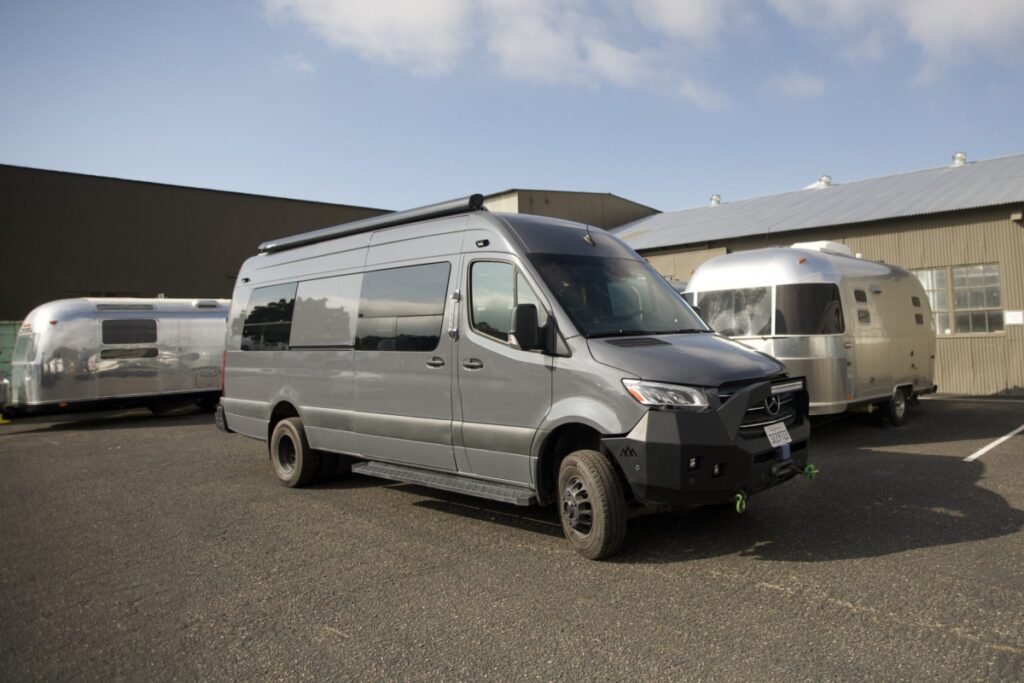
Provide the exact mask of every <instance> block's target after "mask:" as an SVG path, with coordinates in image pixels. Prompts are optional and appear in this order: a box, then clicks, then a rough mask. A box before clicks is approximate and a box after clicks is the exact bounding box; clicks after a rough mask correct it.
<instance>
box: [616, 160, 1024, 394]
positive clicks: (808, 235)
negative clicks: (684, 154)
mask: <svg viewBox="0 0 1024 683" xmlns="http://www.w3.org/2000/svg"><path fill="white" fill-rule="evenodd" d="M1022 211H1024V155H1016V156H1008V157H1002V158H998V159H990V160H986V161H977V162H973V163H968V162H967V160H966V158H965V156H964V155H962V154H959V153H958V154H956V155H954V158H953V163H952V164H951V165H949V166H945V167H941V168H933V169H928V170H923V171H916V172H913V173H904V174H900V175H892V176H886V177H882V178H872V179H870V180H861V181H857V182H850V183H842V184H835V183H832V182H831V178H829V177H828V176H822V177H821V178H820V179H819V181H818V182H817V183H815V184H814V185H812V186H810V187H808V188H806V189H804V190H799V191H796V192H787V193H784V194H779V195H773V196H768V197H759V198H754V199H746V200H742V201H736V202H721V201H719V199H718V197H717V196H713V197H712V201H711V205H710V206H706V207H700V208H695V209H688V210H684V211H675V212H670V213H664V214H660V215H656V216H652V217H649V218H645V219H641V220H639V221H636V222H634V223H631V224H629V225H626V226H623V227H621V228H619V229H616V230H613V232H614V233H615V234H617V235H618V236H619V237H621V238H622V239H624V240H625V241H626V242H628V243H629V244H630V245H631V246H632V247H633V248H634V249H636V250H637V251H639V252H640V253H641V254H643V255H644V256H645V257H646V258H647V259H648V260H649V261H650V262H651V264H652V265H653V266H654V267H655V268H657V269H658V271H659V272H661V273H662V274H663V275H665V276H668V277H673V278H675V279H678V280H682V281H684V282H685V281H687V280H688V279H689V277H690V275H691V274H692V273H693V271H694V270H695V269H696V268H697V266H699V265H700V264H701V263H703V262H704V261H706V260H707V259H709V258H711V257H713V256H718V255H720V254H725V253H729V252H732V251H740V250H746V249H757V248H761V247H766V246H780V245H782V246H784V245H789V244H792V243H793V242H800V241H810V240H832V241H836V242H841V243H843V244H846V245H847V246H848V247H849V248H850V249H851V250H852V251H853V252H855V253H859V254H861V255H862V256H863V257H864V258H867V259H873V260H877V261H886V262H888V263H893V264H895V265H899V266H901V267H903V268H906V269H909V270H912V271H914V272H915V273H916V274H917V276H918V277H919V278H920V279H921V281H922V283H924V286H925V289H926V290H927V291H928V296H929V299H930V301H931V305H932V310H933V314H934V319H935V328H936V334H937V336H938V344H937V346H938V349H937V352H936V355H937V358H936V361H937V373H936V382H937V383H938V386H939V391H942V392H947V393H957V394H975V395H990V394H1006V395H1024V324H1022V323H1024V312H1022V309H1024V215H1022Z"/></svg>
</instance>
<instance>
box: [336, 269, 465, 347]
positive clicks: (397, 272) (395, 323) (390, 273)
mask: <svg viewBox="0 0 1024 683" xmlns="http://www.w3.org/2000/svg"><path fill="white" fill-rule="evenodd" d="M450 272H451V266H450V265H449V264H448V263H430V264H427V265H422V266H407V267H405V268H389V269H388V270H375V271H373V272H370V273H364V274H363V285H362V290H361V293H360V296H359V318H358V321H357V323H356V341H355V348H356V350H358V351H433V350H434V349H436V348H437V345H438V343H439V342H440V340H441V325H442V324H443V322H444V300H445V295H446V294H447V293H448V275H449V273H450Z"/></svg>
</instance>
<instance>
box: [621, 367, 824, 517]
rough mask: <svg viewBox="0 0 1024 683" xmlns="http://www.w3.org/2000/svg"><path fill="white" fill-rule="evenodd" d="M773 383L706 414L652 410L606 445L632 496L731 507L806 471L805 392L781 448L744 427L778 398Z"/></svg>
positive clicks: (714, 403)
mask: <svg viewBox="0 0 1024 683" xmlns="http://www.w3.org/2000/svg"><path fill="white" fill-rule="evenodd" d="M771 386H772V383H771V382H769V381H764V382H758V383H755V384H750V385H748V386H746V387H744V388H742V389H740V390H739V391H737V392H735V393H733V394H732V395H731V396H729V397H728V398H727V399H726V400H725V401H724V402H722V401H720V400H719V399H718V398H717V396H715V395H712V396H710V397H709V401H710V403H711V407H710V408H708V409H706V410H703V411H701V412H692V411H684V410H669V409H665V410H650V411H648V412H647V413H646V414H645V415H644V417H643V418H642V419H641V420H640V422H638V423H637V425H636V426H635V427H634V428H633V430H632V431H631V432H630V433H629V434H627V435H625V436H621V437H609V438H605V439H604V440H603V445H604V446H605V448H607V450H608V452H609V453H611V455H612V456H613V457H614V458H615V461H616V462H617V463H618V465H619V467H620V468H621V470H622V473H623V474H624V475H625V477H626V480H627V481H628V482H629V485H630V487H631V488H632V490H633V495H634V496H635V497H636V498H637V500H639V501H640V502H643V503H652V504H662V505H673V506H681V507H698V506H701V505H714V504H719V503H727V502H730V501H732V500H733V499H734V497H735V496H736V494H737V493H740V492H742V493H743V494H745V495H747V496H749V495H751V494H753V493H757V492H758V491H762V490H764V489H766V488H769V487H771V486H775V485H777V484H781V483H782V482H784V481H786V480H788V479H791V478H792V477H794V476H796V475H797V474H799V473H800V472H801V471H803V469H804V467H805V466H806V465H807V454H808V443H809V437H810V421H809V419H808V417H807V415H808V397H807V392H806V391H805V390H800V391H797V392H795V393H794V395H793V402H794V407H795V411H794V412H795V414H794V415H793V416H792V417H791V418H790V420H788V421H787V425H786V426H787V429H788V431H789V434H790V437H791V438H792V443H791V444H789V445H788V446H781V447H779V448H775V447H773V446H772V445H771V443H770V442H769V441H768V437H767V435H766V434H765V431H764V428H763V427H747V426H744V425H743V421H744V417H745V416H746V415H747V412H748V410H747V409H748V408H752V409H753V408H756V407H757V406H759V405H763V404H764V401H765V399H767V398H768V397H769V396H771V395H772V389H771Z"/></svg>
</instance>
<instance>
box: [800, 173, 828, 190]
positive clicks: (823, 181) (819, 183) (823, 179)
mask: <svg viewBox="0 0 1024 683" xmlns="http://www.w3.org/2000/svg"><path fill="white" fill-rule="evenodd" d="M822 187H832V176H830V175H822V176H818V179H817V180H815V181H814V182H813V183H811V184H810V185H808V186H806V187H805V188H804V189H805V190H817V189H820V188H822Z"/></svg>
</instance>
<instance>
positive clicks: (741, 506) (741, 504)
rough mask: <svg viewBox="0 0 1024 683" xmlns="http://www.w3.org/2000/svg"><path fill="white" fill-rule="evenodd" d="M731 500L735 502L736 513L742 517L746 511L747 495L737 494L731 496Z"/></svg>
mask: <svg viewBox="0 0 1024 683" xmlns="http://www.w3.org/2000/svg"><path fill="white" fill-rule="evenodd" d="M733 499H734V500H735V501H736V512H737V513H738V514H741V515H742V514H743V513H744V512H746V511H747V494H746V493H745V492H744V491H740V492H739V493H737V494H736V495H735V496H733Z"/></svg>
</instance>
